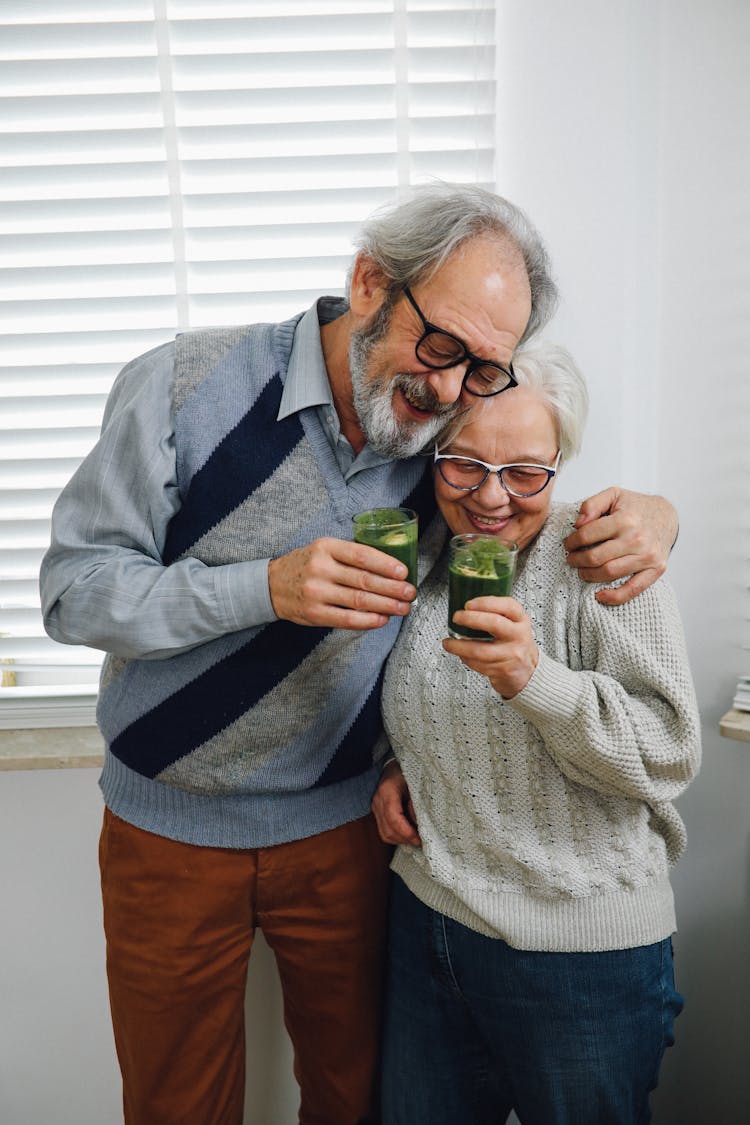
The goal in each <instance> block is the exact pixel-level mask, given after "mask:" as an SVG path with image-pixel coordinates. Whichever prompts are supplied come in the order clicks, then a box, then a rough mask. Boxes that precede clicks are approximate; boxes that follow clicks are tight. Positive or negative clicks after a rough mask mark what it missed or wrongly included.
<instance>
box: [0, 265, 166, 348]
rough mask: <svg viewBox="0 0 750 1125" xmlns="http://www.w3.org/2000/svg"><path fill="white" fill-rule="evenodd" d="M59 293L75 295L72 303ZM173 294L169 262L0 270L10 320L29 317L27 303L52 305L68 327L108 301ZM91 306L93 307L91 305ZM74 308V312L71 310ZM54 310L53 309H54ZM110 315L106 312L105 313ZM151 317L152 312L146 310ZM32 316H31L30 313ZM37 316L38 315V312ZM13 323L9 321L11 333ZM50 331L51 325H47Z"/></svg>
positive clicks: (1, 297)
mask: <svg viewBox="0 0 750 1125" xmlns="http://www.w3.org/2000/svg"><path fill="white" fill-rule="evenodd" d="M61 293H75V297H74V298H73V299H72V300H68V301H62V302H61V301H60V294H61ZM174 293H175V277H174V268H173V266H172V262H171V261H169V262H164V263H156V262H154V263H147V262H138V263H135V264H130V263H128V264H121V265H118V266H111V265H98V264H97V265H94V264H91V265H89V266H86V267H82V266H79V265H75V266H71V265H68V266H45V267H42V266H38V267H36V268H31V269H6V270H0V300H5V301H8V302H15V303H14V304H10V303H9V305H8V315H9V317H11V318H12V316H13V313H14V312H15V313H16V315H17V316H21V317H23V316H24V315H28V308H27V307H26V305H27V303H28V302H33V303H34V304H36V303H37V302H39V301H51V302H53V303H55V304H57V305H60V306H64V307H63V315H65V316H66V318H67V323H68V324H71V325H72V324H73V323H74V320H73V318H71V317H70V314H69V313H68V312H66V311H65V310H66V309H70V310H71V312H73V316H75V315H77V313H80V315H81V316H82V317H84V318H86V323H92V321H91V320H89V319H88V318H89V317H93V316H95V315H96V314H95V313H94V312H93V309H94V308H96V307H97V306H98V305H100V304H101V303H102V302H103V301H105V300H106V299H109V298H113V297H114V298H117V299H118V300H127V301H131V300H133V299H135V298H143V297H145V298H152V297H164V296H167V297H170V296H174ZM92 302H93V304H92ZM74 306H75V309H74ZM53 307H54V306H53ZM106 311H107V312H108V311H109V310H108V309H107V310H106ZM149 311H150V312H151V313H153V312H154V309H153V308H151V309H150V310H149ZM32 315H33V313H32ZM36 315H37V316H38V315H39V313H38V311H37V313H36ZM12 324H13V321H12V319H10V320H9V321H8V327H10V328H11V331H18V329H17V328H13V327H12ZM50 326H52V327H53V322H52V321H51V322H50Z"/></svg>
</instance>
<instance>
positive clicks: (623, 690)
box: [508, 579, 700, 807]
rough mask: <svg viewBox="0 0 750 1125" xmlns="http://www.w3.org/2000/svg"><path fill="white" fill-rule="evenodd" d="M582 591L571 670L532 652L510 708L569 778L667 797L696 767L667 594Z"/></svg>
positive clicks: (678, 636)
mask: <svg viewBox="0 0 750 1125" xmlns="http://www.w3.org/2000/svg"><path fill="white" fill-rule="evenodd" d="M595 591H596V587H593V586H589V587H587V588H586V591H585V593H584V596H583V601H582V607H581V608H582V611H581V619H580V624H579V625H578V626H577V629H576V632H577V637H576V638H575V642H574V643H575V646H576V647H577V646H578V645H580V653H581V661H580V663H582V664H583V669H582V670H580V671H576V670H575V669H572V668H569V667H567V666H566V665H564V664H562V663H560V662H558V661H556V660H553V659H551V658H550V657H549V656H547V655H546V654H545V653H541V654H540V658H539V663H538V665H537V667H536V669H535V671H534V674H533V675H532V677H531V679H530V680H529V682H528V683H527V684H526V686H525V687H524V688H523V690H522V691H520V692H519V693H518V695H516V696H515V697H514V698H513V699H512V700H509V701H508V705H509V706H512V707H514V708H515V709H516V710H517V711H519V712H520V714H522V715H523V716H524V717H525V718H526V719H528V720H529V722H531V723H532V724H533V725H534V726H535V727H536V729H537V730H538V731H539V733H540V735H541V737H542V739H543V740H544V744H545V747H546V749H547V751H548V753H549V754H550V755H551V756H552V758H553V759H554V761H555V763H556V764H557V766H558V767H559V769H560V770H562V772H563V773H564V774H565V775H566V776H567V777H568V778H570V780H572V781H575V782H577V783H579V784H581V785H585V786H587V787H588V788H590V789H594V790H596V791H597V792H599V793H602V794H604V795H606V796H622V797H632V798H634V799H637V800H644V801H646V802H647V803H648V804H650V805H651V806H652V807H660V806H662V805H663V804H664V803H665V802H671V801H673V800H674V799H675V798H676V797H677V796H679V794H680V793H681V792H682V791H683V790H684V789H685V788H686V786H687V785H688V784H689V782H690V781H691V780H692V778H693V777H694V776H695V774H696V773H697V772H698V767H699V764H700V720H699V716H698V708H697V703H696V699H695V692H694V689H693V683H692V679H691V676H690V669H689V665H688V658H687V652H686V648H685V641H684V636H683V631H682V623H681V621H680V618H679V614H678V610H677V605H676V601H675V598H674V594H673V593H672V590H671V588H670V586H669V584H668V582H667V581H666V579H661V580H660V581H659V582H657V583H655V584H654V585H653V586H652V587H650V588H649V589H648V590H646V591H644V593H642V594H641V595H640V596H639V597H637V598H635V599H633V601H631V602H629V603H628V604H627V605H625V606H602V605H600V604H599V603H598V602H597V601H596V599H595V598H594V593H595Z"/></svg>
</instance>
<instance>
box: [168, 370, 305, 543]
mask: <svg viewBox="0 0 750 1125" xmlns="http://www.w3.org/2000/svg"><path fill="white" fill-rule="evenodd" d="M282 392H283V384H282V382H281V379H280V378H279V377H278V375H276V376H274V378H273V379H271V380H269V382H268V383H267V384H266V386H265V387H264V388H263V390H262V391H261V393H260V395H259V396H258V398H257V399H256V401H255V403H254V405H253V406H252V408H251V409H250V410H248V412H247V413H246V414H245V415H244V416H243V417H242V418H241V419H240V421H239V422H238V423H237V425H236V426H235V427H234V429H232V430H230V431H229V433H228V434H227V435H226V437H225V438H223V439H222V441H221V442H220V443H219V444H218V445H217V447H216V449H214V450H213V452H212V453H211V455H210V457H209V458H208V460H207V461H206V462H205V464H204V465H202V466H201V468H200V469H199V470H198V471H197V472H196V474H195V475H194V477H193V479H192V480H191V482H190V488H189V489H188V493H187V496H186V498H185V502H184V505H183V507H182V508H181V509H180V511H179V512H177V514H176V515H175V517H174V519H173V520H172V522H171V523H170V525H169V530H168V532H167V538H166V543H165V545H164V552H163V560H164V562H165V563H166V564H167V565H169V563H171V562H174V560H175V559H176V558H179V557H180V555H182V554H183V553H184V552H185V551H187V550H188V548H189V547H191V546H192V544H193V543H195V542H197V541H198V540H199V539H200V538H201V537H202V536H203V535H205V534H206V532H207V531H210V530H211V528H212V527H215V526H216V525H217V524H218V523H219V522H220V521H221V520H222V519H224V517H225V516H227V515H229V513H230V512H232V511H234V509H235V508H237V507H238V506H239V505H240V504H242V503H243V501H245V500H246V499H247V498H248V496H249V495H250V494H251V493H252V492H254V491H255V489H256V488H257V487H258V485H260V484H262V483H263V481H265V480H268V478H269V477H270V476H271V475H272V474H273V473H274V472H275V470H276V469H277V468H278V466H279V465H280V464H281V463H282V461H284V460H285V458H287V457H288V456H289V454H290V453H291V452H292V450H293V449H294V448H295V446H296V445H297V444H298V443H299V442H300V441H301V440H302V439H303V437H304V430H303V428H302V423H301V422H300V420H299V417H298V416H297V415H291V416H290V417H288V418H285V419H284V420H283V421H281V422H277V420H276V416H277V414H278V411H279V403H280V402H281V395H282Z"/></svg>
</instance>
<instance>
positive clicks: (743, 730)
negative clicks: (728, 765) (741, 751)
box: [719, 711, 750, 742]
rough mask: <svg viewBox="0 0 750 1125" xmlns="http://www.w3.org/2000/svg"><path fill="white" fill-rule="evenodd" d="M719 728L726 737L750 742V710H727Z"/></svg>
mask: <svg viewBox="0 0 750 1125" xmlns="http://www.w3.org/2000/svg"><path fill="white" fill-rule="evenodd" d="M719 730H720V732H721V733H722V734H723V735H724V737H725V738H734V739H736V740H737V741H738V742H750V711H727V713H726V715H724V716H722V718H721V720H720V721H719Z"/></svg>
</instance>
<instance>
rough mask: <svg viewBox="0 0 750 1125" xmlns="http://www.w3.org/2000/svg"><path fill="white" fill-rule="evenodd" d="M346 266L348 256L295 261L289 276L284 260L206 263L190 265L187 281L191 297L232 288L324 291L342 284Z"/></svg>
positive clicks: (265, 290) (257, 291) (251, 290)
mask: <svg viewBox="0 0 750 1125" xmlns="http://www.w3.org/2000/svg"><path fill="white" fill-rule="evenodd" d="M348 265H349V258H348V257H342V258H338V259H336V258H331V259H330V260H328V261H326V260H324V259H321V260H319V261H304V260H299V261H298V262H297V263H296V265H295V268H294V273H293V276H291V275H290V270H289V266H288V263H286V262H280V263H277V262H263V261H255V262H237V261H235V262H231V263H228V262H220V263H218V264H216V263H213V262H207V263H198V264H191V265H190V267H189V269H188V280H189V282H190V291H191V293H193V294H194V295H195V296H204V295H205V294H209V293H231V292H232V290H233V289H234V290H236V292H237V293H238V294H241V293H244V294H247V295H251V294H254V293H268V292H273V291H275V292H277V293H279V292H284V291H285V290H292V289H304V288H307V289H309V290H311V291H312V290H314V289H315V288H316V286H322V287H323V289H325V291H326V292H328V289H329V287H330V286H331V285H333V286H340V285H343V283H344V278H345V277H346V271H347V268H348Z"/></svg>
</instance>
